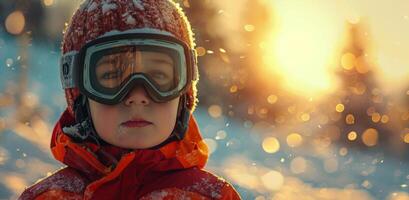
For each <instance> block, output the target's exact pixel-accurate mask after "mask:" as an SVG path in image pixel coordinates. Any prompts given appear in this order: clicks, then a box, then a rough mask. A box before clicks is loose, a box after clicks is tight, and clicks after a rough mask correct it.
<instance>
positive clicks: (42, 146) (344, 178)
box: [0, 34, 409, 200]
mask: <svg viewBox="0 0 409 200" xmlns="http://www.w3.org/2000/svg"><path fill="white" fill-rule="evenodd" d="M16 44H17V41H14V40H12V39H10V38H9V39H6V37H5V36H2V35H1V34H0V94H1V93H3V91H5V90H6V88H10V85H15V84H16V81H17V80H18V73H17V72H18V70H19V69H18V65H17V64H16V63H18V62H19V57H18V55H19V51H21V50H19V47H18V45H16ZM53 48H54V47H52V46H51V45H43V46H41V45H37V44H33V45H31V46H30V47H29V48H28V51H29V55H30V57H29V68H28V69H29V74H30V78H29V84H28V88H29V90H28V91H29V92H30V93H31V94H29V97H28V98H29V99H30V101H34V106H36V105H37V106H38V105H42V106H44V108H45V109H46V110H47V113H48V115H46V116H48V117H47V119H46V120H45V121H41V120H38V123H33V124H16V125H15V126H13V128H11V129H6V130H5V131H3V132H0V199H15V197H16V195H18V194H19V193H20V192H21V191H22V190H23V189H24V187H26V186H28V185H30V184H33V183H34V182H35V181H36V180H37V179H38V178H40V177H44V176H46V175H48V174H50V173H51V172H53V171H55V170H56V169H58V168H59V167H61V165H60V164H59V163H57V162H56V161H54V160H53V159H52V157H51V154H50V152H49V149H48V143H49V136H50V135H49V134H50V133H51V128H52V126H53V124H54V123H55V121H56V120H57V118H58V117H59V114H60V113H61V112H62V111H63V109H64V105H65V100H64V97H63V93H62V89H61V86H60V83H59V77H58V76H59V71H58V65H57V64H58V55H59V52H58V49H53ZM35 102H38V104H35ZM14 110H15V109H14V108H13V107H8V108H3V107H2V108H1V110H0V119H2V120H3V121H12V120H11V119H12V118H13V113H14ZM195 116H196V118H197V121H198V123H199V126H200V128H201V130H202V134H203V136H204V138H206V142H207V143H208V144H209V147H210V149H211V151H212V154H211V156H210V159H209V162H208V165H207V169H208V170H209V171H212V172H214V173H216V174H218V175H221V176H223V177H224V178H225V179H227V180H229V181H230V182H231V183H233V184H234V186H235V187H236V188H237V189H238V191H239V192H240V194H241V195H242V197H243V199H257V200H261V199H272V198H274V199H401V200H402V199H409V186H408V185H409V163H408V161H407V160H406V161H402V160H397V159H395V158H394V157H393V156H386V155H385V154H384V153H382V150H379V149H378V150H374V151H365V152H362V151H359V150H357V149H347V152H345V149H342V147H341V146H338V145H336V144H328V145H327V146H325V145H324V146H320V145H318V146H317V145H313V144H314V143H313V142H312V141H311V142H308V141H305V145H302V146H300V147H296V148H291V147H289V146H288V145H286V143H285V139H281V138H278V140H279V142H280V144H281V145H280V150H279V151H277V152H276V153H273V154H269V153H266V152H265V151H264V150H263V148H262V139H263V138H262V137H261V136H260V135H258V134H257V131H258V130H254V129H253V128H252V126H249V125H248V124H247V125H243V123H242V122H239V121H234V120H233V119H229V118H227V117H223V116H222V117H220V118H216V119H215V118H212V117H210V116H209V115H208V112H207V108H201V107H200V108H199V109H198V110H197V111H196V113H195ZM0 121H1V120H0ZM306 128H308V127H306ZM271 135H272V136H274V131H273V132H271ZM320 148H321V149H320ZM340 151H344V152H343V153H340Z"/></svg>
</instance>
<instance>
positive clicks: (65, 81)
mask: <svg viewBox="0 0 409 200" xmlns="http://www.w3.org/2000/svg"><path fill="white" fill-rule="evenodd" d="M77 55H78V52H76V51H73V52H68V53H66V54H64V55H63V56H62V57H61V59H60V76H61V85H62V88H63V89H67V88H74V87H76V86H77V85H76V81H75V62H76V59H77Z"/></svg>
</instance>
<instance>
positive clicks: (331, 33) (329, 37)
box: [265, 1, 344, 95]
mask: <svg viewBox="0 0 409 200" xmlns="http://www.w3.org/2000/svg"><path fill="white" fill-rule="evenodd" d="M274 10H275V11H276V12H277V18H278V20H277V22H278V24H276V26H277V27H278V28H277V32H276V34H275V35H274V36H272V37H273V38H271V39H270V41H271V42H269V45H270V46H271V48H268V49H273V51H270V52H267V53H266V54H267V55H265V58H266V59H265V63H267V65H270V66H269V67H271V69H272V70H273V71H274V72H275V73H277V74H278V75H280V76H281V77H283V80H284V84H285V86H286V87H287V88H288V89H289V90H291V91H295V92H297V93H301V94H304V95H317V94H318V93H321V92H325V91H327V92H330V91H331V90H332V89H334V86H335V84H334V81H333V77H332V75H331V73H332V72H331V69H330V68H329V67H330V66H331V65H334V63H332V62H334V60H336V59H335V58H334V56H336V55H335V52H336V47H339V42H340V37H341V34H342V30H343V28H344V26H342V27H339V23H334V21H336V20H337V18H339V17H336V15H335V14H332V13H328V12H329V11H328V9H320V8H318V7H316V6H314V5H311V3H308V2H306V1H304V2H301V1H276V3H275V4H274ZM325 10H326V11H325ZM325 12H327V13H325ZM323 16H326V17H323ZM332 16H334V17H336V18H334V17H332ZM338 22H339V21H338ZM340 24H342V23H340Z"/></svg>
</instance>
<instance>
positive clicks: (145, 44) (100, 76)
mask: <svg viewBox="0 0 409 200" xmlns="http://www.w3.org/2000/svg"><path fill="white" fill-rule="evenodd" d="M60 67H61V80H62V85H63V88H64V89H67V88H74V87H78V88H79V90H80V92H81V93H82V94H84V95H85V96H87V97H89V98H91V99H93V100H95V101H97V102H100V103H103V104H110V105H114V104H117V103H119V102H121V101H122V100H123V99H124V98H125V97H126V95H127V94H128V93H129V92H130V91H131V90H132V89H133V88H134V87H135V86H137V85H140V86H143V87H144V88H145V90H146V92H147V93H148V94H149V96H150V97H151V98H152V99H153V100H154V101H155V102H166V101H169V100H172V99H174V98H176V97H178V96H180V95H181V94H182V93H184V92H185V90H186V88H187V86H189V84H191V82H192V80H196V79H197V66H196V55H195V51H194V50H192V49H190V48H189V46H188V45H187V44H186V43H184V42H183V41H181V40H179V39H177V38H175V37H173V36H170V35H164V34H157V33H155V34H154V33H127V34H119V35H113V36H106V37H103V38H98V39H96V40H93V41H91V42H89V43H87V44H86V45H85V46H84V47H82V48H81V49H80V51H79V52H72V53H67V54H66V55H64V56H63V57H62V58H61V63H60Z"/></svg>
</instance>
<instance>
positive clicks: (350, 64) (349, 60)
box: [341, 53, 356, 70]
mask: <svg viewBox="0 0 409 200" xmlns="http://www.w3.org/2000/svg"><path fill="white" fill-rule="evenodd" d="M355 63H356V57H355V55H354V54H352V53H346V54H344V55H342V58H341V65H342V67H343V68H344V69H346V70H351V69H353V68H354V67H355Z"/></svg>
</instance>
